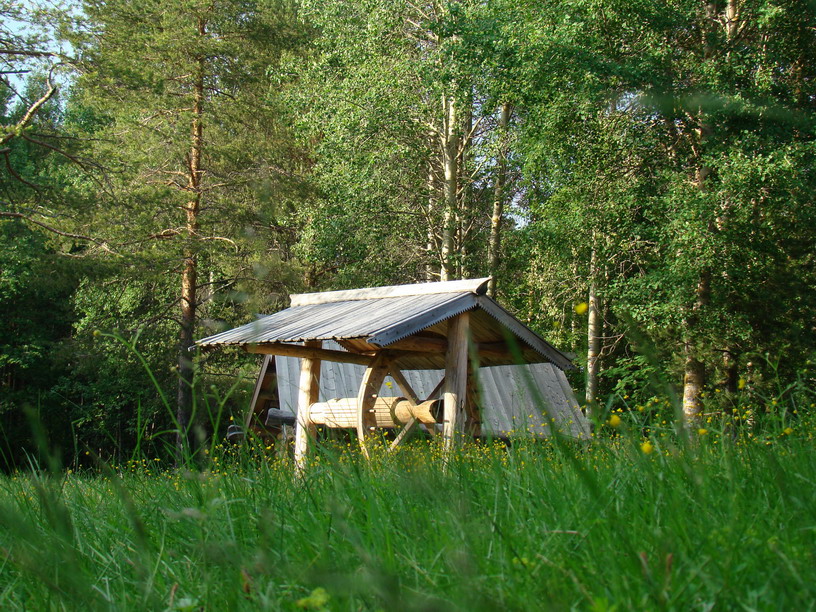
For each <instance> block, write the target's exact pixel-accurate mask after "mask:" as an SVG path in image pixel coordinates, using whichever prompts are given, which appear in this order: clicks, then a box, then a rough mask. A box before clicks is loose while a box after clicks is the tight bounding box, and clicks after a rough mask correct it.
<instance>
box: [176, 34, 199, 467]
mask: <svg viewBox="0 0 816 612" xmlns="http://www.w3.org/2000/svg"><path fill="white" fill-rule="evenodd" d="M199 34H200V35H201V36H204V35H205V24H204V22H203V21H199ZM203 105H204V58H199V59H198V60H197V65H196V68H195V79H194V81H193V108H192V111H193V117H192V123H191V134H190V135H191V139H190V154H189V160H188V175H187V190H188V192H189V193H190V194H191V196H192V197H191V198H190V200H189V201H188V202H187V203H186V204H185V206H184V213H185V231H186V239H187V243H186V245H185V247H184V267H183V269H182V273H181V336H180V341H179V361H178V371H179V382H178V406H177V414H176V418H177V420H178V425H179V432H178V435H177V440H176V442H177V446H178V451H179V459H181V458H182V457H183V456H184V455H183V453H184V450H185V449H189V448H190V446H191V442H193V440H192V439H191V438H190V436H189V434H190V429H191V423H190V419H191V415H192V409H193V359H192V353H191V352H190V349H191V348H192V347H193V345H194V342H193V334H194V330H195V320H196V306H197V301H196V287H197V277H198V258H197V248H196V244H195V243H196V240H197V237H198V229H199V218H198V216H199V211H200V209H201V173H202V169H201V155H202V150H203V146H204V143H203V134H204V127H203V113H204V108H203Z"/></svg>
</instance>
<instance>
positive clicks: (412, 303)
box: [196, 279, 573, 369]
mask: <svg viewBox="0 0 816 612" xmlns="http://www.w3.org/2000/svg"><path fill="white" fill-rule="evenodd" d="M486 283H487V279H476V280H471V281H452V282H447V283H422V284H418V285H399V286H395V287H376V288H369V289H358V290H353V291H331V292H325V293H314V294H301V295H296V296H293V303H294V304H295V305H294V306H292V307H290V308H287V309H286V310H282V311H280V312H278V313H275V314H272V315H268V316H265V317H261V318H259V319H257V320H256V321H253V322H251V323H247V324H246V325H242V326H241V327H237V328H235V329H231V330H229V331H225V332H222V333H220V334H215V335H214V336H210V337H208V338H204V339H203V340H199V341H198V342H197V343H196V344H197V345H198V346H211V345H239V346H244V345H257V344H265V343H275V342H290V343H291V342H304V341H306V340H336V341H349V340H363V341H364V342H366V343H368V344H369V345H370V346H371V350H374V349H376V348H378V347H379V348H382V347H387V346H389V345H391V344H393V343H394V342H396V341H398V340H401V339H403V338H406V337H408V336H411V335H413V334H416V333H417V332H419V331H422V330H427V329H428V328H430V327H432V326H434V325H437V324H439V323H440V322H442V321H445V320H446V319H449V318H451V317H453V316H456V315H458V314H461V313H463V312H466V311H469V310H474V309H478V310H480V311H483V312H484V313H486V314H487V315H489V317H484V316H482V317H481V319H480V323H479V326H480V331H481V334H482V336H483V337H481V338H474V341H475V342H501V341H504V340H505V339H506V338H507V336H508V335H509V336H511V337H513V338H515V339H516V340H517V341H518V344H519V346H520V348H522V350H523V353H524V359H525V360H526V361H528V362H537V361H549V362H552V363H554V364H555V365H556V366H558V367H559V368H561V369H565V368H571V367H573V366H572V363H571V361H570V360H569V358H568V357H566V355H564V354H563V353H561V352H560V351H558V350H557V349H555V348H554V347H552V346H551V345H550V344H549V343H547V342H546V341H545V340H544V339H543V338H541V337H540V336H538V335H537V334H535V333H534V332H533V331H532V330H530V329H529V328H528V327H526V326H525V325H524V324H523V323H521V322H520V321H518V320H517V319H515V318H514V317H513V316H512V315H511V314H510V313H508V312H507V311H506V310H504V309H503V308H502V307H501V306H500V305H499V304H498V303H496V302H495V301H494V300H492V299H491V298H489V297H487V296H486V295H483V293H484V291H485V288H486ZM436 332H437V333H440V334H441V335H444V333H445V332H444V331H442V330H436ZM522 343H523V345H522ZM525 346H526V347H529V348H531V349H532V351H530V350H527V349H525V348H524V347H525ZM428 361H429V358H428V356H427V355H424V356H423V355H420V354H417V355H416V357H413V358H412V357H410V356H408V357H404V358H402V360H401V365H402V366H403V367H406V368H407V369H417V368H421V367H423V366H422V363H423V362H424V363H428ZM430 361H431V362H432V365H434V366H437V365H438V364H437V363H436V362H435V361H434V359H433V358H432V359H430ZM512 362H513V361H512V360H511V359H509V358H504V359H500V358H493V360H492V362H491V363H490V365H500V364H502V363H512Z"/></svg>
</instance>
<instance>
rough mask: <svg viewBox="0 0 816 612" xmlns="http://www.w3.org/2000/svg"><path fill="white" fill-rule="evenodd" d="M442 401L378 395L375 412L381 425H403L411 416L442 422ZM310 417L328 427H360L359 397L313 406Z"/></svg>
mask: <svg viewBox="0 0 816 612" xmlns="http://www.w3.org/2000/svg"><path fill="white" fill-rule="evenodd" d="M442 407H443V404H442V400H438V399H435V400H428V401H426V402H422V403H421V404H414V403H413V402H412V401H411V400H409V399H408V398H405V397H378V398H377V399H376V400H375V401H374V406H373V408H371V411H372V412H373V413H374V420H375V421H376V426H377V427H402V426H403V425H405V424H406V423H408V421H410V420H411V418H415V419H416V420H417V421H419V422H420V423H426V424H429V425H430V424H433V423H441V422H442ZM308 420H309V422H310V423H312V424H314V425H324V426H326V427H332V428H341V427H357V398H356V397H343V398H338V399H332V400H329V401H327V402H317V403H314V404H312V405H311V406H309V416H308Z"/></svg>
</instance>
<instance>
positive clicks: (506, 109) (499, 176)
mask: <svg viewBox="0 0 816 612" xmlns="http://www.w3.org/2000/svg"><path fill="white" fill-rule="evenodd" d="M509 123H510V104H508V103H507V102H505V103H504V104H502V107H501V114H500V115H499V141H500V143H501V144H500V145H499V155H498V159H497V160H496V184H495V185H494V187H493V215H492V216H491V217H490V238H489V240H488V244H487V262H488V263H487V267H488V275H489V276H490V281H489V282H488V284H487V294H488V295H489V296H490V297H496V276H497V275H498V270H499V250H500V249H501V222H502V217H503V215H504V200H505V198H506V195H507V194H506V191H507V189H506V184H507V154H508V143H507V126H508V124H509Z"/></svg>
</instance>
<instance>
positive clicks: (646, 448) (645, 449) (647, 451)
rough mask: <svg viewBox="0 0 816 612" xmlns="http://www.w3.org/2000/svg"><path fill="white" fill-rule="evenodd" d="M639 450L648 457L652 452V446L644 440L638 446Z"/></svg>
mask: <svg viewBox="0 0 816 612" xmlns="http://www.w3.org/2000/svg"><path fill="white" fill-rule="evenodd" d="M640 450H641V451H643V454H644V455H649V454H651V453H653V452H654V444H652V443H651V442H649V441H648V440H646V441H645V442H643V444H641V445H640Z"/></svg>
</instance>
